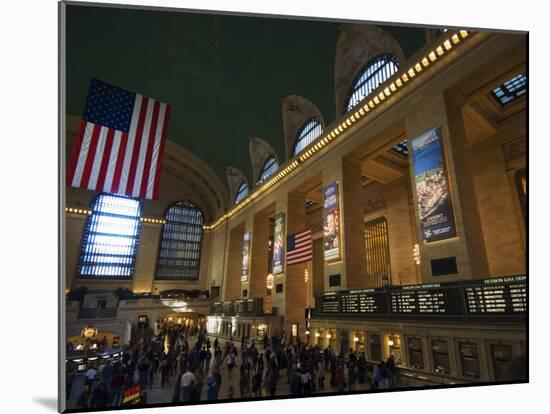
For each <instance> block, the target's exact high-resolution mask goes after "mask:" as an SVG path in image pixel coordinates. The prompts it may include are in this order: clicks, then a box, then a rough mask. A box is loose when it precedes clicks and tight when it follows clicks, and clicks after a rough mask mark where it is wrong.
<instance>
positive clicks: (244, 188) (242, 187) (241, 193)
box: [235, 180, 248, 204]
mask: <svg viewBox="0 0 550 414" xmlns="http://www.w3.org/2000/svg"><path fill="white" fill-rule="evenodd" d="M247 195H248V184H247V183H246V181H244V180H243V181H242V182H241V184H239V187H238V189H237V194H235V204H238V203H240V202H241V201H242V200H243V199H244V198H245V197H246V196H247Z"/></svg>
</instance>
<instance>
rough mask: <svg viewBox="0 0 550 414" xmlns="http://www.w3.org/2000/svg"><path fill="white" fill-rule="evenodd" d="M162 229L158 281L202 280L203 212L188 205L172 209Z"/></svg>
mask: <svg viewBox="0 0 550 414" xmlns="http://www.w3.org/2000/svg"><path fill="white" fill-rule="evenodd" d="M165 220H166V223H165V224H164V226H163V228H162V241H161V243H160V251H159V258H158V263H157V275H156V278H157V279H164V280H198V278H199V265H200V256H201V245H202V225H203V221H204V219H203V215H202V212H201V211H200V210H199V209H198V208H197V207H196V206H195V205H194V204H192V203H190V202H188V201H179V202H177V203H176V204H174V205H173V206H172V207H170V208H169V209H168V211H167V212H166V215H165Z"/></svg>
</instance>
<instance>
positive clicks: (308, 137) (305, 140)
mask: <svg viewBox="0 0 550 414" xmlns="http://www.w3.org/2000/svg"><path fill="white" fill-rule="evenodd" d="M322 131H323V130H322V126H321V123H320V122H319V119H317V118H311V119H309V120H308V121H306V122H305V123H304V126H303V127H302V129H301V130H300V132H299V133H298V137H297V138H296V141H295V143H294V149H293V155H296V154H299V153H300V152H301V151H302V150H303V149H304V148H305V147H307V146H308V145H309V144H311V143H312V142H313V141H315V139H317V137H318V136H319V135H321V133H322Z"/></svg>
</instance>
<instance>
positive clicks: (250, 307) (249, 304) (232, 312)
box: [210, 298, 264, 316]
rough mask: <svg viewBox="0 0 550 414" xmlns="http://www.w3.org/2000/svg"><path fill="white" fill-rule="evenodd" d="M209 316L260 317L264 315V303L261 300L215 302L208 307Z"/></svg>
mask: <svg viewBox="0 0 550 414" xmlns="http://www.w3.org/2000/svg"><path fill="white" fill-rule="evenodd" d="M210 314H211V315H219V316H236V315H245V316H262V315H263V314H264V302H263V299H262V298H257V299H243V300H234V301H231V302H217V303H213V304H212V305H211V306H210Z"/></svg>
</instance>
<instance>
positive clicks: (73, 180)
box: [67, 79, 170, 200]
mask: <svg viewBox="0 0 550 414" xmlns="http://www.w3.org/2000/svg"><path fill="white" fill-rule="evenodd" d="M169 117H170V106H169V105H167V104H165V103H162V102H158V101H155V100H154V99H151V98H147V97H146V96H143V95H140V94H138V93H132V92H128V91H126V90H124V89H121V88H119V87H117V86H113V85H109V84H107V83H105V82H102V81H100V80H97V79H92V82H91V85H90V90H89V92H88V99H87V101H86V108H85V110H84V116H83V117H82V121H81V122H80V130H79V132H78V136H77V138H76V143H75V147H74V149H73V153H72V157H71V161H70V165H69V168H68V169H67V185H70V186H72V187H80V188H86V189H88V190H97V191H104V192H108V193H115V194H125V195H127V196H130V197H140V198H149V199H155V200H156V199H158V196H159V185H160V171H161V167H162V158H163V157H162V156H163V152H164V144H165V142H166V129H167V126H168V119H169Z"/></svg>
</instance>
